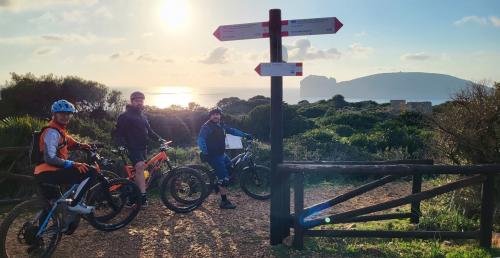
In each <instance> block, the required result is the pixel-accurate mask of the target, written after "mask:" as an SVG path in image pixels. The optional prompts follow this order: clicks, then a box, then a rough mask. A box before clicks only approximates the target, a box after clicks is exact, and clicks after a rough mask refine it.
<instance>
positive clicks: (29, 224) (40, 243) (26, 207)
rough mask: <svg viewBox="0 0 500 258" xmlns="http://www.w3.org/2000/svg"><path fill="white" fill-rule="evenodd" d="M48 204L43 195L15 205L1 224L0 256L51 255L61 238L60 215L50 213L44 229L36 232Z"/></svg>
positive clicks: (47, 209) (42, 220)
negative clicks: (40, 232)
mask: <svg viewBox="0 0 500 258" xmlns="http://www.w3.org/2000/svg"><path fill="white" fill-rule="evenodd" d="M50 208H51V207H50V206H49V204H48V202H47V201H46V200H43V199H33V200H28V201H25V202H22V203H20V204H18V205H16V206H15V207H14V208H13V209H12V210H11V211H10V212H9V214H8V215H7V216H6V217H5V219H4V220H3V221H2V224H1V225H0V250H1V251H0V257H26V256H29V257H50V256H51V255H52V253H53V252H54V250H55V249H56V246H57V244H58V243H59V241H60V240H61V227H62V223H61V219H60V218H59V216H58V215H57V214H53V215H52V217H51V218H50V219H49V222H48V224H47V226H46V228H45V230H44V231H43V233H42V234H41V235H40V236H39V237H37V236H36V235H37V232H38V230H39V229H40V227H41V226H42V224H43V222H44V221H45V219H46V218H47V215H48V211H49V210H50Z"/></svg>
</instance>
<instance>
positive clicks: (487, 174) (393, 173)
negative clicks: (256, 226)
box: [271, 160, 500, 249]
mask: <svg viewBox="0 0 500 258" xmlns="http://www.w3.org/2000/svg"><path fill="white" fill-rule="evenodd" d="M499 172H500V164H484V165H470V166H449V165H433V161H432V160H403V161H379V162H349V161H346V162H297V161H295V162H291V161H289V162H284V163H282V164H279V165H278V173H279V177H280V178H281V179H282V180H284V181H288V180H289V179H290V176H291V175H292V174H293V176H294V180H293V181H294V183H293V189H294V200H295V201H294V209H293V210H294V212H293V213H290V202H289V201H288V202H286V201H282V202H280V203H279V204H278V203H275V204H274V206H275V207H278V208H277V209H275V210H274V211H273V210H272V211H273V212H274V213H275V214H271V217H274V218H279V219H277V220H275V223H276V224H277V225H274V227H275V228H277V229H281V230H282V231H281V234H280V235H279V236H280V237H281V239H274V241H283V239H284V238H285V237H286V236H287V235H289V233H290V228H293V229H294V236H293V246H294V247H295V248H298V249H302V248H303V245H304V237H305V236H311V237H378V238H440V239H445V238H447V239H479V243H480V246H482V247H485V248H490V247H491V237H492V230H493V212H494V205H495V202H494V198H495V196H494V178H495V174H497V173H499ZM311 173H329V174H343V175H371V176H380V179H377V180H375V181H372V182H370V183H367V184H365V185H362V186H360V187H357V188H356V189H353V190H351V191H349V192H347V193H344V194H342V195H339V196H336V197H334V198H332V199H330V200H327V201H324V202H321V203H318V204H315V205H312V206H310V207H306V208H304V175H305V174H311ZM424 174H427V175H440V174H461V175H466V176H468V177H465V178H463V179H460V180H458V181H456V182H452V183H449V184H446V185H443V186H439V187H436V188H433V189H429V190H425V191H422V190H421V187H422V175H424ZM407 176H411V177H412V191H411V194H410V195H408V196H405V197H402V198H398V199H395V200H390V201H386V202H383V203H379V204H374V205H371V206H368V207H364V208H358V209H354V210H351V211H346V212H341V213H337V214H334V215H330V216H327V217H325V218H315V219H307V218H308V217H310V216H311V215H314V214H317V213H318V212H320V211H322V210H324V209H327V208H330V207H332V206H334V205H337V204H339V203H342V202H345V201H347V200H349V199H352V198H354V197H356V196H359V195H362V194H363V193H366V192H368V191H370V190H373V189H375V188H377V187H379V186H382V185H384V184H387V183H389V182H392V181H394V180H396V179H399V178H402V177H407ZM478 184H482V197H481V221H480V229H479V230H478V231H470V232H455V231H380V230H325V229H314V228H315V227H317V226H320V225H325V224H338V223H353V222H367V221H377V220H388V219H401V218H409V219H410V222H411V223H418V222H419V218H420V215H421V212H420V202H421V201H422V200H426V199H429V198H432V197H435V196H437V195H441V194H444V193H447V192H450V191H454V190H457V189H460V188H463V187H468V186H472V185H478ZM287 186H289V183H287V182H284V183H282V184H280V185H278V187H281V189H273V191H272V192H273V194H274V195H279V196H274V198H272V201H276V200H290V187H288V189H286V187H287ZM407 204H410V205H411V210H410V212H406V213H405V212H400V213H389V214H375V215H373V214H372V213H375V212H380V211H384V210H387V209H392V208H395V207H398V206H401V205H407ZM370 214H372V215H370ZM272 226H273V225H272Z"/></svg>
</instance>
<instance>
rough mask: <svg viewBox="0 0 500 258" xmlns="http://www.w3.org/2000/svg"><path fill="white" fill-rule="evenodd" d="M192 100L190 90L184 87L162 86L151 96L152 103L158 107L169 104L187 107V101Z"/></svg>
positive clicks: (168, 105) (164, 106)
mask: <svg viewBox="0 0 500 258" xmlns="http://www.w3.org/2000/svg"><path fill="white" fill-rule="evenodd" d="M192 101H193V95H192V92H191V90H190V89H189V88H185V87H164V88H162V89H161V90H160V92H159V93H156V94H155V95H154V96H153V103H154V105H155V106H157V107H159V108H166V107H170V106H171V105H177V106H182V107H187V106H188V104H189V102H192Z"/></svg>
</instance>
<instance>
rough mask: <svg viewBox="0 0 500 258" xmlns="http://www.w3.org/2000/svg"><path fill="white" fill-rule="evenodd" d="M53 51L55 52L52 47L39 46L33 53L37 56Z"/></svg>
mask: <svg viewBox="0 0 500 258" xmlns="http://www.w3.org/2000/svg"><path fill="white" fill-rule="evenodd" d="M54 52H55V49H54V48H51V47H41V48H37V49H35V51H33V54H35V55H37V56H46V55H50V54H52V53H54Z"/></svg>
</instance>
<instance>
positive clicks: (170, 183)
mask: <svg viewBox="0 0 500 258" xmlns="http://www.w3.org/2000/svg"><path fill="white" fill-rule="evenodd" d="M207 192H208V191H207V186H206V184H205V180H204V179H203V177H202V176H201V175H200V173H199V172H198V171H196V170H194V169H192V168H188V167H181V168H176V169H174V170H173V171H171V172H170V173H168V174H166V175H165V176H164V178H163V179H162V181H161V183H160V198H161V201H162V202H163V204H164V205H165V206H166V207H167V208H169V209H171V210H173V211H175V212H178V213H188V212H191V211H193V210H195V209H196V208H198V207H199V206H201V204H202V203H203V200H205V197H206V196H207Z"/></svg>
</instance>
